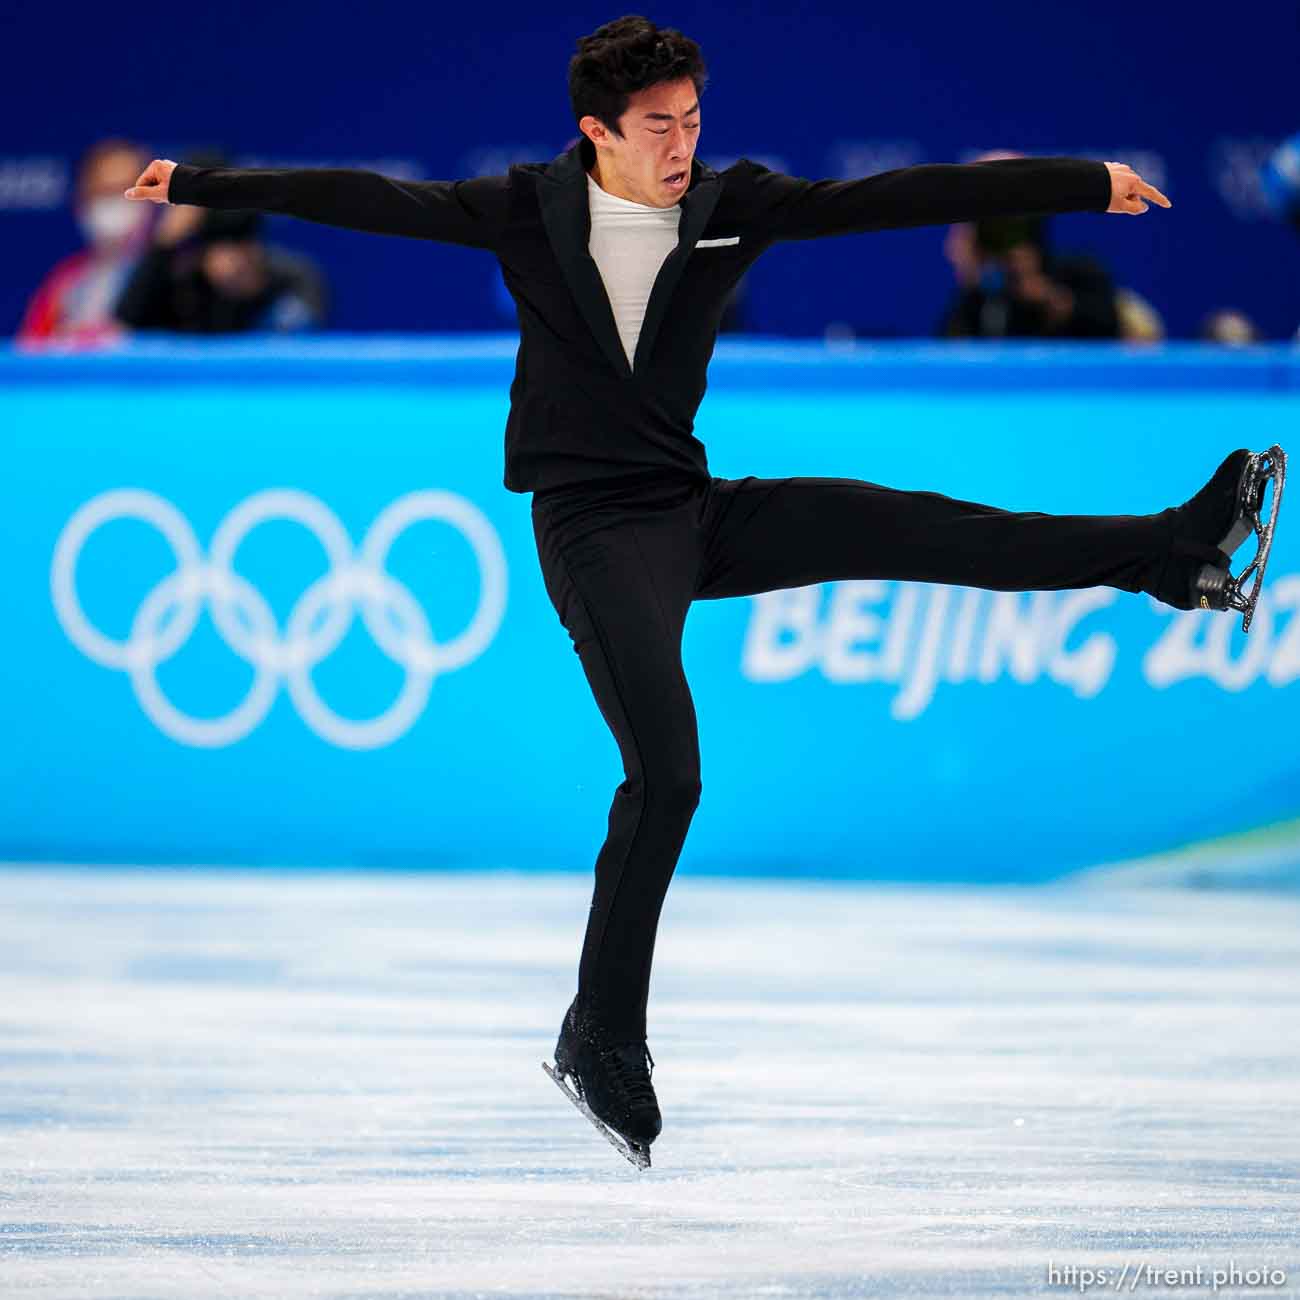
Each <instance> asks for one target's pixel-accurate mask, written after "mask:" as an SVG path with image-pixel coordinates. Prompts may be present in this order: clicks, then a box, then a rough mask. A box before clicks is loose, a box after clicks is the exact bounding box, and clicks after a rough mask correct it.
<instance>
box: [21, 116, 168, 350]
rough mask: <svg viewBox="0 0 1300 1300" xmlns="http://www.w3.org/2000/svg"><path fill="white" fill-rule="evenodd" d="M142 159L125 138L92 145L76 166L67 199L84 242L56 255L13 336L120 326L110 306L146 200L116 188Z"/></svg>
mask: <svg viewBox="0 0 1300 1300" xmlns="http://www.w3.org/2000/svg"><path fill="white" fill-rule="evenodd" d="M148 165H149V154H148V152H147V151H146V150H145V149H144V148H142V147H141V146H140V145H138V144H135V143H133V142H132V141H130V140H122V139H117V138H112V139H105V140H100V141H98V142H96V143H95V144H92V145H91V146H90V148H89V149H87V150H86V152H85V153H84V154H83V155H82V158H81V161H80V163H79V164H78V166H77V178H76V186H75V189H74V192H73V202H74V204H75V207H76V217H77V224H78V226H79V227H80V228H81V233H82V236H83V237H84V239H85V241H86V246H85V247H84V248H82V249H79V250H78V251H77V252H75V253H71V254H69V255H68V256H67V257H65V258H63V259H62V260H61V261H59V262H57V263H56V264H55V265H54V266H53V267H52V268H51V269H50V271H49V272H48V274H47V275H46V276H45V278H44V279H43V280H42V281H41V283H40V285H39V286H38V287H37V289H36V292H35V293H34V294H33V295H32V297H31V299H30V301H29V302H28V304H27V309H26V311H25V313H24V315H23V319H22V322H21V324H20V325H19V327H18V333H17V335H16V336H15V338H16V340H17V341H18V342H19V343H43V342H58V343H62V344H68V343H71V344H76V345H94V344H97V343H105V342H111V341H112V340H113V339H115V338H117V337H118V336H120V335H121V334H122V333H123V331H122V327H121V325H120V324H119V323H118V322H117V321H116V320H115V319H114V317H113V307H114V304H115V303H116V302H117V299H118V296H119V295H120V293H121V291H122V289H123V287H124V286H125V284H126V282H127V280H128V279H129V278H130V275H131V272H132V270H133V269H134V267H135V264H136V262H137V260H138V259H139V257H140V255H141V253H142V252H143V250H144V248H145V247H146V245H147V244H148V240H149V227H150V224H151V222H152V219H153V215H154V213H153V211H151V209H152V207H153V205H152V204H149V203H132V202H131V200H130V199H125V198H123V197H122V191H123V190H125V189H126V188H127V187H128V186H130V185H132V184H134V183H135V180H136V178H137V177H138V176H139V175H140V173H141V172H142V171H143V170H144V169H145V167H147V166H148Z"/></svg>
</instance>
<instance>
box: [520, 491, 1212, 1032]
mask: <svg viewBox="0 0 1300 1300" xmlns="http://www.w3.org/2000/svg"><path fill="white" fill-rule="evenodd" d="M1172 517H1173V512H1172V510H1167V511H1162V512H1161V513H1160V514H1157V515H1048V514H1038V513H1032V512H1029V513H1013V512H1011V511H1006V510H999V509H996V508H995V507H993V506H985V505H977V504H975V503H973V502H970V501H959V500H955V499H953V498H951V497H945V496H941V495H939V494H938V493H936V492H904V491H898V490H896V489H893V488H887V487H881V486H880V485H879V484H876V483H867V482H862V481H859V480H857V479H842V478H785V479H758V478H742V479H720V478H714V479H711V480H709V481H707V482H704V481H691V480H682V479H671V478H659V479H656V480H653V481H651V482H648V483H641V484H638V485H635V486H628V485H623V486H614V487H609V486H605V487H602V488H600V489H595V488H593V489H590V490H582V489H579V490H566V491H564V492H562V493H550V494H546V495H540V494H539V495H538V496H535V497H534V499H533V531H534V534H535V536H536V540H537V551H538V556H539V558H540V560H541V565H542V574H543V577H544V579H545V582H546V590H547V594H548V595H549V596H550V598H551V602H552V604H554V606H555V609H556V612H557V613H558V614H559V616H560V621H561V622H562V623H563V624H564V626H565V627H566V628H567V629H568V631H569V635H570V636H571V637H572V639H573V645H574V649H575V650H576V652H577V654H578V656H579V658H580V659H581V661H582V667H583V671H584V672H585V673H586V675H587V681H588V682H589V683H590V685H591V689H592V693H593V694H594V695H595V697H596V703H597V705H598V706H599V708H600V711H601V713H602V714H603V715H604V717H605V721H606V722H607V723H608V724H609V727H610V729H611V730H612V731H613V733H614V738H615V739H616V741H617V742H618V747H619V750H620V752H621V755H622V759H623V772H624V779H623V782H622V783H621V784H620V785H619V786H618V788H617V789H616V790H615V791H614V800H613V803H612V805H611V807H610V810H609V831H608V834H607V836H606V839H605V843H604V845H603V847H602V848H601V850H600V853H599V855H598V857H597V859H596V887H595V895H594V898H593V900H592V905H591V913H590V916H589V918H588V922H587V933H586V939H585V942H584V944H583V950H582V960H581V964H580V967H579V972H578V994H579V997H580V998H582V999H583V1000H584V1001H586V1002H587V1003H589V1004H590V1005H591V1007H592V1008H593V1009H594V1010H595V1012H596V1014H597V1015H598V1016H599V1018H600V1019H601V1020H602V1021H604V1022H605V1023H606V1024H607V1025H608V1027H609V1028H610V1029H611V1030H612V1031H613V1032H614V1033H616V1034H617V1035H619V1036H626V1037H628V1038H642V1037H645V1033H646V1002H647V998H648V995H649V986H650V963H651V960H652V958H653V956H654V944H655V934H656V931H657V929H658V925H659V915H660V911H661V909H662V907H663V901H664V897H665V895H666V894H667V892H668V884H669V881H670V880H671V879H672V875H673V870H674V868H675V867H676V865H677V858H678V855H679V854H680V852H681V848H682V844H683V842H684V840H685V838H686V832H687V829H688V828H689V826H690V824H691V818H692V816H693V815H694V813H695V809H696V806H697V804H698V802H699V798H700V751H699V740H698V735H697V730H696V721H695V706H694V704H693V703H692V701H691V691H690V686H689V685H688V684H687V681H686V676H685V674H684V673H683V671H682V658H681V643H682V629H683V626H684V624H685V621H686V611H687V610H688V609H689V608H690V605H691V602H692V601H693V600H717V599H720V598H722V597H724V596H752V595H756V594H757V593H759V592H764V591H773V590H776V589H779V588H783V587H802V586H806V585H809V584H811V583H819V582H831V581H834V580H837V579H851V578H858V579H866V578H892V579H904V580H909V581H913V582H936V583H951V584H957V585H962V586H967V587H983V588H986V589H988V590H992V591H1036V590H1037V591H1051V590H1059V589H1063V588H1070V587H1095V586H1107V587H1118V588H1119V589H1120V590H1121V591H1130V592H1140V591H1145V592H1149V593H1150V594H1152V595H1155V596H1158V597H1161V598H1162V599H1163V598H1164V597H1163V596H1162V591H1169V592H1176V591H1179V590H1180V589H1181V590H1183V591H1185V590H1186V582H1187V578H1188V576H1190V572H1191V566H1192V565H1193V564H1194V563H1195V561H1193V560H1190V559H1185V558H1183V557H1182V556H1177V557H1176V556H1174V555H1173V554H1172V552H1171V544H1172V540H1173V539H1172V536H1171V530H1172ZM1170 603H1173V601H1170ZM1180 605H1181V607H1183V608H1186V602H1180Z"/></svg>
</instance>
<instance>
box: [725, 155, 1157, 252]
mask: <svg viewBox="0 0 1300 1300" xmlns="http://www.w3.org/2000/svg"><path fill="white" fill-rule="evenodd" d="M748 168H749V178H750V189H749V193H748V195H747V200H748V201H747V204H746V207H747V210H748V211H749V213H750V214H751V219H752V221H753V228H754V231H755V233H756V234H758V235H760V236H761V237H767V238H770V239H816V238H818V237H819V236H822V235H848V234H858V233H863V232H866V231H871V230H896V229H902V228H904V227H908V226H933V225H947V224H948V223H950V222H954V221H974V220H978V219H981V218H985V217H1010V216H1038V215H1047V214H1050V213H1054V212H1129V213H1132V214H1134V215H1137V214H1138V213H1141V212H1145V211H1146V210H1147V200H1148V199H1150V200H1152V201H1154V202H1156V203H1159V204H1160V205H1161V206H1162V207H1166V208H1168V207H1172V206H1173V205H1172V204H1171V203H1170V202H1169V200H1168V199H1167V198H1165V196H1164V195H1163V194H1161V193H1160V191H1159V190H1157V189H1156V188H1155V186H1153V185H1148V184H1147V183H1146V182H1145V181H1144V180H1143V179H1142V178H1141V177H1140V176H1139V175H1138V174H1137V173H1136V172H1135V171H1133V169H1132V168H1131V167H1129V166H1127V165H1126V164H1123V163H1110V162H1105V163H1102V162H1094V161H1092V160H1091V159H1086V158H1003V159H997V160H995V161H990V162H977V163H923V164H921V165H919V166H916V167H900V168H897V169H895V170H894V171H888V172H881V173H880V174H879V175H877V176H867V177H865V178H864V179H862V180H849V181H829V180H827V181H809V180H804V179H802V178H800V177H797V176H786V175H784V174H783V173H781V172H774V171H769V170H768V169H767V168H766V167H763V166H761V165H760V164H758V163H754V162H749V163H748Z"/></svg>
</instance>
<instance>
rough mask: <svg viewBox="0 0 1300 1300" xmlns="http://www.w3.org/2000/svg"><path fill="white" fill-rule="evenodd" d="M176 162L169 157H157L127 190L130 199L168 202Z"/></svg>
mask: <svg viewBox="0 0 1300 1300" xmlns="http://www.w3.org/2000/svg"><path fill="white" fill-rule="evenodd" d="M175 170H176V164H175V163H174V162H172V161H171V160H170V159H169V158H155V159H154V160H153V162H151V163H150V164H149V166H148V167H146V168H145V169H144V171H142V172H141V173H140V177H139V179H138V180H137V181H136V183H135V184H134V185H133V186H132V187H131V188H130V189H129V190H127V191H126V197H127V198H128V199H149V200H151V201H152V202H154V203H166V202H167V189H168V187H169V186H170V185H171V179H172V172H174V171H175Z"/></svg>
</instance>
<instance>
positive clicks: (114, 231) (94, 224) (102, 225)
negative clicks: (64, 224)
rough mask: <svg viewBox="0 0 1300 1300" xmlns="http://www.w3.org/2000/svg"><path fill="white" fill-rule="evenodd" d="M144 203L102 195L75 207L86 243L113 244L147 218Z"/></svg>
mask: <svg viewBox="0 0 1300 1300" xmlns="http://www.w3.org/2000/svg"><path fill="white" fill-rule="evenodd" d="M148 216H149V212H148V205H147V204H144V203H135V202H132V200H130V199H119V198H112V197H111V196H106V197H104V198H100V199H91V201H90V202H89V203H85V204H82V206H81V207H80V208H78V209H77V222H78V224H79V225H80V226H81V232H82V234H83V235H84V236H85V239H86V242H87V243H89V244H96V245H103V244H116V243H118V242H119V241H121V240H123V239H125V238H127V236H129V235H132V234H134V233H135V231H136V230H138V229H139V227H140V225H141V224H142V223H143V222H144V221H145V220H146V219H147V218H148Z"/></svg>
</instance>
